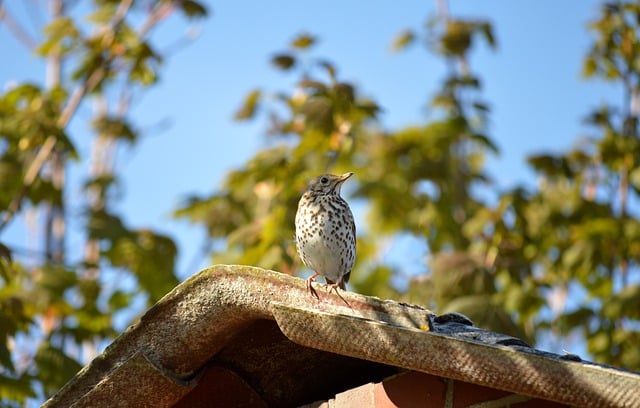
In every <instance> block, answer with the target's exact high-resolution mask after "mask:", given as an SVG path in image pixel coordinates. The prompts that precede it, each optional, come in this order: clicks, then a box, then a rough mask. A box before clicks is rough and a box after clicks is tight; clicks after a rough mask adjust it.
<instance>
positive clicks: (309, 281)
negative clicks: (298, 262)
mask: <svg viewBox="0 0 640 408" xmlns="http://www.w3.org/2000/svg"><path fill="white" fill-rule="evenodd" d="M316 276H318V274H317V273H316V274H315V275H312V276H309V277H308V278H307V279H306V280H305V282H306V284H307V290H308V291H309V293H310V294H311V296H313V297H315V298H316V299H318V300H320V297H319V296H318V292H316V290H315V289H314V288H313V286H312V285H311V284H312V283H313V282H315V281H316Z"/></svg>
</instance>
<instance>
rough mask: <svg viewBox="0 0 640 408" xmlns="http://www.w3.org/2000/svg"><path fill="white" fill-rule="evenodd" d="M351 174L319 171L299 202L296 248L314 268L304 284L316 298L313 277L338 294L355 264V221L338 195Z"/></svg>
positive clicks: (303, 260) (308, 264) (296, 222)
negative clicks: (322, 172) (321, 172)
mask: <svg viewBox="0 0 640 408" xmlns="http://www.w3.org/2000/svg"><path fill="white" fill-rule="evenodd" d="M352 175H353V173H345V174H343V175H341V176H337V175H335V174H322V175H320V176H318V177H316V178H314V179H313V180H311V181H310V182H309V185H308V187H307V190H306V191H305V192H304V193H303V194H302V197H301V198H300V201H299V202H298V210H297V211H296V218H295V227H296V249H297V251H298V255H299V256H300V258H301V259H302V262H303V263H304V264H305V265H306V266H307V267H308V268H310V269H312V270H313V271H314V274H313V275H312V276H310V277H309V278H307V280H306V286H307V290H309V292H310V293H311V295H312V296H314V297H315V298H316V299H318V294H317V292H316V291H315V289H314V288H313V286H312V285H311V284H312V282H314V281H315V279H316V277H318V276H323V277H324V278H325V280H326V283H327V286H328V288H329V293H331V291H333V290H335V292H336V294H337V295H338V296H340V294H339V293H338V288H340V289H342V290H345V285H346V283H347V282H348V281H349V276H350V275H351V269H352V268H353V264H354V263H355V259H356V224H355V222H354V219H353V213H352V212H351V208H349V204H347V202H346V201H345V200H344V199H343V198H342V197H341V196H340V188H341V187H342V184H343V183H344V182H345V181H346V180H347V179H348V178H349V177H351V176H352ZM340 297H342V296H340ZM343 300H344V299H343ZM345 302H346V301H345ZM347 304H348V303H347Z"/></svg>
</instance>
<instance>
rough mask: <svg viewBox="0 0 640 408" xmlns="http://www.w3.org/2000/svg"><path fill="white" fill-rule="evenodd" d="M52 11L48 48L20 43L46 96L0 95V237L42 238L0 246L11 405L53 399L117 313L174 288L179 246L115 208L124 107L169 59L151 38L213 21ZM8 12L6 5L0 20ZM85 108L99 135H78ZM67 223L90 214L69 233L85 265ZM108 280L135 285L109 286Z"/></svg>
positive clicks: (201, 12) (180, 8) (3, 379)
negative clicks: (75, 165)
mask: <svg viewBox="0 0 640 408" xmlns="http://www.w3.org/2000/svg"><path fill="white" fill-rule="evenodd" d="M49 3H50V4H49V6H50V8H49V9H50V10H51V15H50V18H49V19H48V20H49V21H48V23H47V24H46V26H45V27H43V30H42V35H43V39H42V40H40V41H38V44H37V45H32V44H31V43H30V41H26V40H25V39H24V38H22V39H23V40H25V45H26V46H27V47H29V48H32V51H34V52H35V54H36V55H38V56H39V57H40V58H42V59H44V60H46V61H47V73H46V75H47V77H48V81H47V85H46V86H42V85H41V84H39V83H22V84H18V85H16V86H14V87H13V88H11V89H9V90H8V91H6V92H5V93H4V94H1V95H0V217H1V221H0V234H1V233H3V232H5V231H6V228H7V226H8V225H9V224H10V223H12V222H15V221H14V219H15V218H16V217H18V216H20V215H24V214H26V213H28V212H30V213H39V214H41V217H42V218H43V219H44V222H43V223H42V225H38V231H36V235H38V236H42V237H44V242H43V245H42V247H43V250H42V253H36V254H31V253H29V254H27V255H28V256H25V254H24V252H23V251H22V250H20V248H12V247H10V245H8V244H7V243H6V242H5V243H0V282H1V283H0V399H1V400H2V401H3V403H5V404H8V405H23V404H25V402H26V401H27V399H33V398H35V399H37V400H42V399H43V398H44V397H46V396H48V395H51V394H52V393H53V392H55V391H57V390H58V389H59V388H60V387H62V385H64V384H65V383H66V382H67V380H68V379H69V378H71V377H72V376H73V375H74V374H75V373H76V372H77V371H78V370H79V369H80V368H81V366H82V364H84V363H86V362H87V360H86V359H87V358H92V355H91V353H89V355H84V356H83V355H82V354H81V353H80V350H84V351H85V352H87V351H89V350H91V349H94V350H96V349H97V347H99V345H101V344H104V341H105V339H107V340H108V339H112V338H113V337H114V336H115V334H116V333H115V329H114V322H113V317H114V315H115V314H117V313H120V312H122V311H125V310H127V309H128V308H129V304H130V302H131V301H132V299H133V298H135V297H142V298H143V299H146V300H147V302H149V303H152V302H155V301H156V300H158V299H159V298H160V297H161V296H163V295H164V294H165V293H166V292H167V291H168V290H170V289H171V288H172V287H173V286H174V285H175V284H177V279H176V277H175V273H174V261H175V257H176V252H177V250H176V246H175V244H174V243H173V241H172V240H171V239H170V238H168V237H166V236H163V235H161V234H159V233H157V232H154V231H152V230H136V229H133V228H131V227H129V226H127V225H125V223H124V222H123V220H122V219H121V217H120V216H119V215H117V214H116V213H115V212H114V211H113V209H112V207H113V204H114V201H115V196H114V195H113V194H112V193H110V192H112V191H113V187H114V186H115V185H116V184H117V183H118V182H119V179H120V175H119V174H117V172H116V171H115V168H116V166H115V164H116V163H115V161H114V158H113V152H114V150H115V149H116V148H117V147H118V145H121V144H126V145H128V146H134V145H135V144H136V142H137V141H138V140H139V138H140V135H139V133H138V131H137V130H136V129H135V126H134V124H133V123H130V121H129V120H128V118H127V106H128V100H129V98H130V97H131V95H132V94H133V93H136V92H140V91H142V90H143V89H144V88H146V87H148V86H151V85H153V84H154V83H155V82H156V81H157V79H158V75H159V69H160V64H161V62H162V60H163V56H162V55H160V54H159V53H158V52H157V51H156V50H155V49H154V47H153V46H152V44H151V42H150V38H149V32H150V30H151V29H152V28H153V27H154V26H156V25H158V24H160V23H161V22H162V21H163V20H164V19H166V18H168V17H170V16H171V15H173V14H176V13H183V14H184V15H186V16H187V17H203V16H205V15H206V9H205V8H204V6H202V5H201V4H200V3H198V2H195V1H141V2H132V1H104V0H96V1H93V2H90V4H89V3H87V4H85V5H84V6H86V7H87V8H88V9H89V15H86V16H83V15H79V14H80V13H79V12H78V11H77V10H75V7H71V6H72V5H71V3H72V2H64V1H63V0H51V1H50V2H49ZM87 8H84V10H87ZM10 13H11V9H9V7H8V6H6V5H4V3H0V14H2V15H3V16H4V17H5V19H9V17H10ZM14 23H15V24H17V22H14ZM17 39H20V38H19V37H18V38H17ZM33 41H35V40H33ZM88 101H92V102H97V103H96V105H99V106H102V107H103V109H97V110H96V111H95V112H94V116H93V120H92V127H93V129H92V131H91V132H88V133H87V134H71V131H70V126H69V125H70V122H71V120H72V118H73V116H74V113H75V112H76V111H77V110H78V109H79V107H80V106H83V105H84V104H85V103H86V102H88ZM82 138H86V139H88V140H91V143H92V145H93V154H92V155H91V157H83V156H81V155H80V153H79V152H78V151H77V149H76V144H77V143H78V141H80V140H82ZM79 160H81V161H84V162H86V163H87V164H88V166H87V168H89V173H88V174H87V175H86V176H85V180H84V187H83V191H84V193H85V194H86V199H84V200H83V201H82V202H80V203H78V202H70V201H69V200H68V198H67V192H68V191H73V190H74V188H75V189H77V187H76V186H71V185H69V182H67V181H65V179H66V177H65V175H66V169H67V167H68V165H69V164H70V163H72V162H73V161H79ZM68 214H83V219H84V223H83V224H84V225H83V227H82V229H81V230H79V231H72V233H73V234H75V235H78V236H83V237H85V238H84V243H83V245H84V248H83V251H84V255H83V256H82V257H81V259H79V260H78V259H71V257H72V256H74V255H75V256H77V254H78V251H73V252H72V251H71V250H70V249H68V248H67V247H66V244H65V241H66V237H67V235H68V234H69V233H70V232H68V231H67V229H66V228H65V227H66V225H67V217H68ZM75 235H74V237H75ZM74 242H77V240H75V238H74ZM107 273H110V274H112V275H114V274H115V276H118V277H119V278H121V279H129V280H132V281H135V282H137V284H135V285H133V286H131V287H125V286H122V287H121V286H119V285H118V284H115V285H114V284H113V283H112V282H111V283H110V282H109V281H107V279H106V274H107Z"/></svg>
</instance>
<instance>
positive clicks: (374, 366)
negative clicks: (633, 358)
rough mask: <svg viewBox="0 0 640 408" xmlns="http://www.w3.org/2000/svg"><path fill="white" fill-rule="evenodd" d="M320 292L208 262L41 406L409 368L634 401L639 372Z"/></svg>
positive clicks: (241, 398)
mask: <svg viewBox="0 0 640 408" xmlns="http://www.w3.org/2000/svg"><path fill="white" fill-rule="evenodd" d="M318 294H319V295H320V300H319V301H316V300H314V299H313V298H311V297H310V296H308V293H307V292H306V288H305V284H304V281H303V280H301V279H298V278H293V277H290V276H288V275H284V274H280V273H277V272H273V271H265V270H262V269H259V268H253V267H245V266H215V267H212V268H210V269H207V270H205V271H203V272H201V273H199V274H197V275H195V276H193V277H192V278H190V279H188V280H187V281H185V282H184V283H182V284H181V285H179V286H178V287H176V288H175V289H174V290H173V291H171V293H169V294H167V295H166V296H165V297H164V298H163V299H162V300H160V301H159V302H158V303H157V304H156V305H154V306H153V307H152V308H151V309H149V311H148V312H147V313H146V314H145V315H144V316H142V318H141V319H140V321H138V322H137V323H135V324H134V325H132V326H131V327H129V328H128V329H127V330H126V331H125V333H123V334H122V335H121V336H120V337H118V338H117V339H116V340H115V341H114V342H113V343H112V344H111V345H110V346H109V347H108V348H107V349H106V350H105V351H104V352H103V353H102V354H101V355H100V356H98V357H96V358H95V359H94V360H93V361H92V362H91V363H90V364H89V365H87V366H86V367H85V368H83V369H82V370H81V371H80V372H79V373H78V374H77V375H76V376H75V377H74V378H73V379H72V380H71V381H70V382H69V383H68V384H67V385H66V386H65V387H63V388H62V389H61V390H60V391H59V392H58V393H57V394H56V395H54V396H53V397H52V398H51V399H50V400H49V401H47V402H46V403H45V405H44V406H45V407H67V406H71V405H74V406H77V407H83V406H87V407H89V406H91V407H96V406H98V407H99V406H109V407H115V406H123V407H124V406H126V407H131V406H154V407H160V406H178V407H198V406H203V407H204V406H211V405H212V403H213V402H214V401H215V403H216V405H217V406H252V407H253V406H296V405H302V404H308V403H311V402H313V401H317V400H326V399H330V398H332V397H333V396H335V395H336V394H337V393H339V392H342V391H345V390H348V389H352V388H354V387H357V386H359V385H362V384H366V383H370V382H378V381H381V380H382V379H384V378H386V377H388V376H390V375H392V374H395V373H399V372H402V371H407V370H411V371H416V372H421V373H428V374H432V375H436V376H440V377H443V378H446V379H451V380H458V381H463V382H465V383H470V384H476V385H479V386H483V387H489V388H492V389H496V390H503V391H508V392H512V393H516V394H519V395H521V396H528V397H533V398H539V399H543V400H547V401H555V402H558V403H561V404H569V405H576V406H588V407H601V406H629V407H634V406H640V392H638V390H640V375H639V374H637V373H631V372H627V371H623V370H619V369H615V368H612V367H606V366H602V365H597V364H593V363H587V362H582V361H575V358H570V359H567V357H564V356H559V355H556V354H552V353H545V352H541V351H538V350H535V349H533V348H530V347H529V346H528V345H527V344H526V343H524V342H523V341H521V340H519V339H516V338H513V337H509V336H505V335H501V334H498V333H493V332H489V331H486V330H482V329H478V328H475V327H473V326H472V325H471V324H470V322H469V321H468V319H466V318H465V317H464V316H461V315H458V314H448V315H442V316H436V315H434V314H433V313H432V312H430V311H429V310H426V309H423V308H421V307H417V306H412V305H406V304H401V303H398V302H394V301H382V300H380V299H377V298H373V297H367V296H362V295H358V294H355V293H350V292H343V295H344V298H345V299H346V301H347V302H348V303H349V305H350V306H351V307H350V308H349V307H347V306H346V305H345V304H344V303H343V302H342V300H341V299H340V298H338V297H337V296H335V295H333V294H326V293H325V292H324V291H323V290H318ZM578 360H579V358H578Z"/></svg>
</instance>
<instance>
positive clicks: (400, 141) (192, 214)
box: [176, 2, 640, 369]
mask: <svg viewBox="0 0 640 408" xmlns="http://www.w3.org/2000/svg"><path fill="white" fill-rule="evenodd" d="M638 16H640V6H638V5H637V4H635V3H633V2H616V3H606V4H603V6H602V8H601V13H600V16H599V18H598V19H597V20H596V21H595V22H594V23H593V24H592V25H591V26H590V29H591V30H592V31H593V32H594V33H595V35H596V38H595V40H594V44H593V48H592V49H591V51H590V52H589V53H588V55H587V56H586V58H585V66H584V73H585V75H587V76H588V77H595V78H604V79H605V80H608V81H616V82H618V83H621V84H622V85H623V87H624V89H625V98H626V100H623V101H622V103H621V105H620V106H622V107H624V109H622V111H623V112H622V113H620V112H619V110H620V108H618V107H615V106H603V107H601V108H599V109H597V110H596V111H594V112H593V113H592V114H591V115H589V118H588V123H589V124H591V125H593V128H595V129H596V131H597V133H596V134H595V135H594V136H593V137H592V138H589V139H588V140H585V141H583V142H581V144H579V145H578V146H577V147H576V148H575V149H572V150H570V151H568V152H566V153H564V154H537V155H532V156H530V157H529V158H528V163H529V164H530V166H531V167H532V169H533V170H534V171H535V172H536V173H537V174H538V175H539V180H541V181H540V185H539V186H537V187H536V188H534V187H531V186H525V185H523V186H518V187H516V188H512V189H510V190H507V191H497V189H496V187H498V186H497V185H496V184H495V183H494V181H493V180H491V179H490V178H489V177H488V176H487V175H486V173H485V171H484V167H483V166H484V162H485V160H486V158H487V156H488V155H490V154H495V153H496V152H497V147H496V145H495V143H494V142H493V141H492V140H491V137H490V136H489V135H488V134H487V128H486V125H485V124H486V123H487V119H488V115H489V114H490V108H489V105H488V104H487V103H486V102H485V101H484V100H483V99H482V98H481V97H480V91H481V80H480V78H479V77H478V76H477V75H475V74H474V73H473V72H472V70H471V64H470V55H471V51H472V49H473V46H474V45H475V44H476V43H477V42H478V41H484V42H486V44H488V45H489V46H490V47H495V46H496V39H495V37H494V35H493V28H492V26H491V24H490V23H488V22H487V21H483V20H477V19H476V20H465V19H457V18H450V17H448V16H440V17H438V18H434V19H431V20H429V21H428V22H427V24H426V29H425V30H424V31H420V30H413V29H409V30H405V31H403V32H401V33H400V34H399V35H398V37H397V38H396V39H395V40H394V41H393V43H392V49H393V50H394V51H402V50H404V49H406V48H407V47H411V46H414V45H416V44H423V45H426V47H427V49H428V50H430V52H432V53H434V54H435V55H436V56H439V57H441V58H444V59H445V60H446V61H447V62H448V63H447V67H448V71H447V75H446V76H445V78H443V79H442V80H441V86H440V88H439V90H438V92H436V94H435V95H433V97H432V98H431V101H430V104H429V105H430V107H431V108H432V112H433V115H432V117H431V118H430V119H429V120H428V121H427V122H426V123H425V124H423V125H419V126H414V127H408V128H402V129H398V130H391V131H389V130H386V129H384V128H383V126H382V124H381V123H379V122H378V117H377V112H378V108H377V106H378V104H377V102H374V101H369V100H367V99H366V98H364V97H363V94H364V92H363V91H362V90H360V89H358V88H357V87H355V86H353V85H351V84H347V83H344V82H342V81H341V80H340V76H339V75H338V70H337V68H336V65H335V64H334V63H333V62H328V61H327V60H325V59H321V58H317V57H314V56H309V54H310V53H312V52H313V45H314V44H315V43H316V42H317V39H316V38H315V37H313V36H311V35H308V34H304V35H303V36H300V37H299V38H296V39H294V40H293V41H292V42H291V44H290V45H289V47H288V48H289V49H288V50H286V51H284V52H280V53H277V54H275V55H274V57H273V59H272V62H273V66H274V67H275V68H277V69H279V70H282V71H285V72H288V73H295V74H296V75H297V77H298V80H297V82H296V84H295V86H294V89H293V90H292V91H288V92H282V91H267V90H264V89H256V90H254V91H252V92H251V93H249V95H248V96H247V97H246V99H245V101H244V103H243V104H242V106H241V107H240V108H239V109H238V111H237V114H236V119H238V120H251V119H255V118H266V119H267V123H268V135H269V139H270V142H271V144H270V147H269V148H267V149H264V150H262V151H260V152H258V153H257V154H256V155H255V156H254V157H253V158H252V159H250V160H249V161H248V163H247V164H246V165H245V166H244V167H242V168H239V169H237V170H234V171H232V172H231V173H230V174H229V175H228V177H227V178H226V179H225V181H224V183H223V186H222V188H221V189H220V190H219V191H217V192H214V193H213V194H212V195H205V196H199V197H192V198H191V199H189V200H188V201H186V202H185V203H184V204H183V206H182V207H181V208H180V209H179V210H178V211H177V212H176V215H177V216H179V217H185V218H187V219H189V220H191V221H192V222H193V223H195V224H197V225H202V226H204V227H205V228H206V229H207V231H208V235H209V238H210V240H211V242H212V247H213V248H214V251H213V254H212V256H213V259H214V261H215V262H239V263H250V264H254V265H259V266H263V267H266V268H275V269H278V270H281V271H285V272H288V273H291V274H295V273H298V272H299V271H300V262H299V261H298V259H297V257H296V254H295V249H294V245H293V230H292V224H293V222H292V220H293V215H294V212H295V209H296V203H297V200H298V198H299V196H300V194H301V192H302V191H303V189H304V186H305V180H306V179H308V178H310V177H312V176H315V175H317V174H318V173H322V172H325V171H331V172H335V173H340V172H342V171H347V170H353V171H355V172H356V175H357V176H356V178H355V179H356V181H350V183H349V186H347V189H346V191H347V193H349V192H350V193H351V194H350V195H351V197H350V201H351V203H352V205H353V206H354V207H355V208H356V213H357V214H358V213H362V212H365V213H366V217H365V219H366V222H360V223H359V225H358V230H359V235H358V258H357V263H356V266H355V272H354V274H353V275H352V277H353V279H352V286H353V288H354V289H355V290H356V291H358V292H361V293H366V294H375V295H379V296H384V297H393V298H396V299H403V300H407V301H411V302H415V303H422V304H424V305H427V306H430V307H434V308H436V310H437V311H438V312H446V311H459V312H463V313H467V314H468V315H469V316H470V317H472V318H473V319H474V320H475V321H476V322H477V323H478V324H480V325H482V326H484V327H489V328H493V329H495V330H498V331H501V332H507V333H511V334H514V335H517V336H520V337H523V338H526V339H528V340H534V339H536V338H538V337H540V336H543V335H546V336H547V337H548V334H549V333H551V334H555V335H559V336H567V335H570V334H574V333H579V334H580V336H581V338H582V339H584V341H585V342H586V344H587V346H588V348H589V351H590V353H591V354H592V355H593V357H594V358H595V359H596V361H600V362H603V363H610V364H616V365H620V366H624V367H627V368H631V369H638V368H640V357H639V356H640V354H638V352H637V347H635V346H633V344H634V342H636V341H637V340H638V332H637V327H638V310H639V309H638V307H637V306H638V304H639V302H640V297H639V293H640V290H638V251H639V250H640V246H638V244H637V242H638V238H639V237H638V234H639V231H640V224H639V222H640V219H638V216H639V215H640V214H638V212H637V209H634V208H633V204H634V203H637V200H638V194H639V193H640V170H638V163H637V160H638V159H637V158H638V157H640V151H638V147H639V146H640V145H639V141H638V133H637V117H638V112H637V110H638V109H640V108H638V107H640V99H639V98H640V84H639V83H638V80H639V78H640V71H639V69H640V66H638V65H637V63H636V61H637V56H638V55H639V52H638V50H637V49H636V48H637V47H638V45H637V43H638V41H637V37H638V33H639V27H638V21H640V18H638ZM301 38H304V40H301ZM628 106H631V107H632V108H631V109H629V108H627V107H628ZM479 191H482V192H483V194H482V195H479V194H478V192H479ZM479 197H490V198H489V199H488V201H483V200H481V199H480V198H479ZM360 210H362V211H360ZM407 236H410V237H413V238H412V239H413V240H414V242H417V243H419V245H416V248H419V247H424V248H426V253H425V255H426V257H427V259H428V262H426V263H425V264H424V265H422V266H420V268H419V269H421V271H422V272H421V273H420V274H419V275H417V276H414V277H412V278H406V276H407V269H411V270H415V269H416V267H415V266H414V265H412V266H409V265H402V264H400V265H397V264H393V263H392V262H389V261H388V260H385V259H384V257H383V256H381V255H380V254H381V253H382V252H383V251H384V249H385V248H387V247H389V246H390V245H391V246H392V247H393V243H394V240H396V239H397V238H399V237H407ZM402 277H405V278H404V280H403V278H402Z"/></svg>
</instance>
